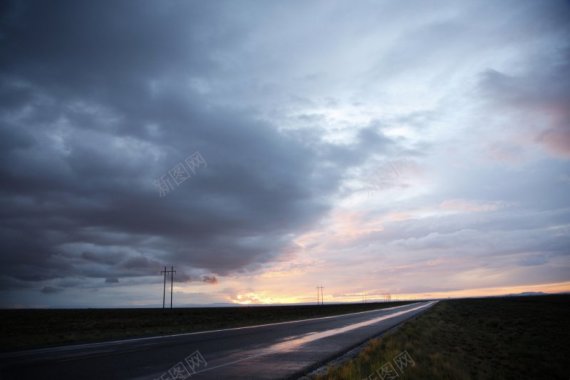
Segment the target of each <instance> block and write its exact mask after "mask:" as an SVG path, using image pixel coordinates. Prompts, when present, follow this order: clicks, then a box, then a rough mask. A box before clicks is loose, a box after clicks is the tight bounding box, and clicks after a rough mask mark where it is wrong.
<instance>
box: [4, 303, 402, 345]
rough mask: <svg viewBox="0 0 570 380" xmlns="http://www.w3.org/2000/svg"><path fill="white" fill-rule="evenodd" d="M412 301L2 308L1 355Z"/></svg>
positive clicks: (244, 324) (277, 320)
mask: <svg viewBox="0 0 570 380" xmlns="http://www.w3.org/2000/svg"><path fill="white" fill-rule="evenodd" d="M407 303H411V302H378V303H365V304H340V305H326V304H325V305H301V306H299V305H293V306H240V307H215V308H212V307H209V308H205V307H202V308H175V309H172V310H170V309H164V310H163V309H53V310H47V309H40V310H0V351H3V352H5V351H15V350H22V349H31V348H39V347H46V346H56V345H63V344H74V343H87V342H98V341H106V340H114V339H124V338H132V337H144V336H154V335H166V334H177V333H185V332H195V331H205V330H215V329H223V328H230V327H242V326H253V325H258V324H265V323H275V322H284V321H293V320H297V319H305V318H317V317H326V316H331V315H339V314H346V313H355V312H359V311H366V310H373V309H381V308H386V307H393V306H399V305H404V304H407Z"/></svg>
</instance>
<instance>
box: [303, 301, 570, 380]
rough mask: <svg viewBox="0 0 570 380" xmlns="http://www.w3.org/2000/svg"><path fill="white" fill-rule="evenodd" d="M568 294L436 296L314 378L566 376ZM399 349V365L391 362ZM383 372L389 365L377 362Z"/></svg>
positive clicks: (568, 362) (569, 370) (569, 353)
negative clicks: (413, 315) (402, 360)
mask: <svg viewBox="0 0 570 380" xmlns="http://www.w3.org/2000/svg"><path fill="white" fill-rule="evenodd" d="M568 321H570V296H569V295H553V296H536V297H505V298H487V299H464V300H446V301H441V302H439V303H438V304H437V305H435V306H434V307H433V308H432V309H430V310H429V311H427V312H426V313H425V314H422V315H421V316H419V317H418V318H416V319H414V320H412V321H410V322H408V323H406V324H404V325H403V326H402V327H401V328H399V329H398V330H396V331H395V332H394V333H393V334H388V335H387V336H385V337H383V338H379V339H374V340H372V341H371V342H370V344H369V345H368V346H367V347H366V348H365V349H364V350H363V351H362V352H361V353H360V354H359V355H358V356H357V357H356V358H355V359H353V360H351V361H348V362H346V363H344V364H342V365H340V366H337V367H333V368H329V370H328V372H327V373H326V374H325V375H320V376H316V377H314V378H315V379H318V380H332V379H335V380H361V379H371V380H372V379H389V378H390V377H388V376H386V377H384V378H382V377H380V376H379V374H378V372H375V371H377V370H379V369H381V368H382V367H383V366H384V365H386V364H387V363H390V364H391V365H392V367H393V369H394V370H395V371H397V374H398V376H399V377H397V379H398V380H400V379H422V380H430V379H434V380H445V379H453V380H462V379H517V380H518V379H565V380H567V379H568V378H570V360H569V358H570V343H569V342H570V329H569V328H568ZM404 351H406V352H407V353H408V354H409V355H410V357H411V358H412V359H413V361H414V363H415V365H413V366H412V365H411V364H410V362H409V361H408V362H407V363H405V364H407V365H406V366H404V368H402V369H401V370H400V369H399V368H398V367H397V365H396V363H395V362H394V359H395V358H396V357H397V356H398V355H399V354H400V353H402V352H404ZM384 368H385V369H387V368H389V367H384Z"/></svg>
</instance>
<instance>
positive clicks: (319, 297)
mask: <svg viewBox="0 0 570 380" xmlns="http://www.w3.org/2000/svg"><path fill="white" fill-rule="evenodd" d="M323 289H324V287H323V286H322V285H321V286H317V305H324V303H325V300H324V295H323Z"/></svg>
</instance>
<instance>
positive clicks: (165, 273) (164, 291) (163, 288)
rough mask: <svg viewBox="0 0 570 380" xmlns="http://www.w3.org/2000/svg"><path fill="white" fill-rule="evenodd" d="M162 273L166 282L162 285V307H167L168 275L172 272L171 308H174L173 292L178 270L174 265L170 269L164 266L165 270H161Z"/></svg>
mask: <svg viewBox="0 0 570 380" xmlns="http://www.w3.org/2000/svg"><path fill="white" fill-rule="evenodd" d="M160 273H161V274H163V275H164V283H163V286H162V308H163V309H165V308H166V276H167V275H168V274H169V273H170V308H171V309H172V293H173V289H174V273H176V271H175V270H174V266H171V267H170V270H167V269H166V267H164V270H163V271H161V272H160Z"/></svg>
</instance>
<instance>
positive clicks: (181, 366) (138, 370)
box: [0, 302, 434, 380]
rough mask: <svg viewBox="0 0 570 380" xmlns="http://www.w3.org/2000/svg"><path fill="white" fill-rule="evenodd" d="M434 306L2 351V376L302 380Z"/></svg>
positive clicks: (62, 379)
mask: <svg viewBox="0 0 570 380" xmlns="http://www.w3.org/2000/svg"><path fill="white" fill-rule="evenodd" d="M433 304H434V302H418V303H414V304H410V305H403V306H397V307H393V308H388V309H381V310H373V311H366V312H360V313H355V314H345V315H341V316H333V317H325V318H317V319H307V320H301V321H293V322H282V323H276V324H270V325H261V326H252V327H243V328H234V329H227V330H217V331H206V332H198V333H189V334H177V335H169V336H163V337H151V338H140V339H128V340H122V341H114V342H104V343H93V344H84V345H74V346H64V347H56V348H49V349H41V350H33V351H27V352H19V353H12V354H3V355H0V379H18V380H19V379H22V380H26V379H61V380H66V379H85V380H90V379H96V380H102V379H110V380H112V379H136V380H146V379H158V378H161V379H164V380H169V379H189V378H191V379H196V380H199V379H288V378H296V377H298V376H301V375H302V374H304V373H306V372H307V371H308V370H310V369H313V368H315V367H316V366H318V365H320V364H323V363H325V362H327V361H329V360H331V359H332V358H334V357H336V356H338V355H340V354H342V353H344V352H346V351H348V350H349V349H351V348H353V347H355V346H357V345H359V344H361V343H362V342H364V341H366V340H367V339H369V338H371V337H373V336H376V335H378V334H380V333H382V332H384V331H386V330H388V329H390V328H392V327H394V326H396V325H398V324H400V323H402V322H403V321H405V320H407V319H409V318H411V317H413V316H415V315H417V314H419V313H422V312H423V311H425V310H427V309H428V308H429V307H431V306H432V305H433ZM177 370H178V372H177ZM176 376H178V377H176Z"/></svg>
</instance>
